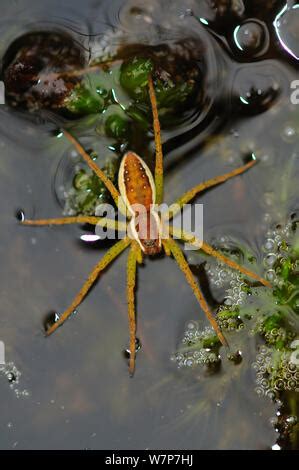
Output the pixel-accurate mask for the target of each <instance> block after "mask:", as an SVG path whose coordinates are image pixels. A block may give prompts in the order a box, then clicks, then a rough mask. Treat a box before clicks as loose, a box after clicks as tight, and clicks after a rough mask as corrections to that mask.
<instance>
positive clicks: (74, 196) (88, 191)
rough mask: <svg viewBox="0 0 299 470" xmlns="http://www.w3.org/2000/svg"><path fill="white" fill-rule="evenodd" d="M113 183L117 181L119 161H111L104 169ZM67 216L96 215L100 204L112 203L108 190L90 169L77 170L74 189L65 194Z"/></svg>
mask: <svg viewBox="0 0 299 470" xmlns="http://www.w3.org/2000/svg"><path fill="white" fill-rule="evenodd" d="M102 170H103V172H104V173H105V175H106V176H108V178H109V179H110V180H111V181H115V179H116V176H117V171H118V160H109V161H107V163H106V165H104V167H102ZM64 199H65V205H64V214H65V215H70V216H71V215H95V213H96V207H97V206H98V205H99V204H104V203H108V202H112V200H111V197H110V194H109V192H108V191H107V188H106V187H105V185H104V184H103V183H102V181H101V180H100V179H99V178H98V177H97V175H96V174H95V173H94V172H93V171H91V170H90V169H89V168H81V167H79V168H77V171H76V172H75V176H74V178H73V181H72V187H71V188H70V189H69V190H68V191H65V193H64Z"/></svg>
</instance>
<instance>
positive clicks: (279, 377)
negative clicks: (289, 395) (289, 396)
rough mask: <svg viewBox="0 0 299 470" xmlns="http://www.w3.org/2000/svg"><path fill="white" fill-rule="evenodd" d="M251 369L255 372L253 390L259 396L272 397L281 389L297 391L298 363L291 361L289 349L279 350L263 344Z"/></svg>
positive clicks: (298, 388)
mask: <svg viewBox="0 0 299 470" xmlns="http://www.w3.org/2000/svg"><path fill="white" fill-rule="evenodd" d="M274 355H275V357H274ZM252 369H253V370H254V372H255V382H256V388H255V391H256V393H257V394H258V395H259V396H264V395H265V396H268V397H269V398H272V399H274V398H276V397H278V396H279V392H281V391H283V390H288V391H295V392H299V365H296V364H294V363H293V362H292V358H291V353H290V352H289V351H281V352H280V351H277V350H273V349H272V348H270V347H267V346H266V345H263V346H261V347H260V348H259V351H258V354H257V356H256V360H255V362H253V364H252Z"/></svg>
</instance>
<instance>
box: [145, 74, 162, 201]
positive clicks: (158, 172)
mask: <svg viewBox="0 0 299 470" xmlns="http://www.w3.org/2000/svg"><path fill="white" fill-rule="evenodd" d="M148 85H149V96H150V101H151V106H152V113H153V124H154V134H155V147H156V164H155V186H156V203H157V204H162V202H163V184H164V183H163V151H162V142H161V127H160V121H159V114H158V106H157V98H156V93H155V89H154V84H153V79H152V77H151V76H149V78H148Z"/></svg>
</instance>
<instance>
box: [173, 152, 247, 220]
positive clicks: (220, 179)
mask: <svg viewBox="0 0 299 470" xmlns="http://www.w3.org/2000/svg"><path fill="white" fill-rule="evenodd" d="M255 164H256V160H252V161H251V162H249V163H247V164H246V165H243V166H241V167H239V168H236V169H235V170H233V171H230V172H229V173H225V174H224V175H220V176H216V177H215V178H212V179H210V180H207V181H205V182H203V183H200V184H198V185H197V186H195V187H194V188H192V189H190V190H189V191H187V192H186V193H185V194H183V196H182V197H180V198H179V199H178V200H177V201H176V202H175V203H174V204H173V205H172V206H171V211H169V216H168V217H166V218H168V219H169V220H170V219H172V218H173V217H174V216H175V215H176V214H177V213H178V212H179V211H180V210H181V209H182V208H183V206H184V205H185V204H188V202H190V201H192V199H193V198H194V197H195V196H197V195H198V194H199V193H201V192H202V191H205V190H206V189H208V188H211V187H212V186H216V185H218V184H221V183H224V182H225V181H227V180H229V179H231V178H234V177H235V176H237V175H241V174H242V173H244V172H245V171H247V170H249V168H251V167H252V166H253V165H255Z"/></svg>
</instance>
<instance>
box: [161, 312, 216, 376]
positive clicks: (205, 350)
mask: <svg viewBox="0 0 299 470" xmlns="http://www.w3.org/2000/svg"><path fill="white" fill-rule="evenodd" d="M218 348H219V340H218V338H217V336H216V335H215V332H214V330H213V328H211V327H205V328H204V329H203V330H200V328H199V324H198V323H197V322H193V321H190V322H189V323H188V324H187V327H186V330H185V332H184V335H183V338H182V346H181V348H180V349H179V351H178V352H176V353H175V354H173V355H172V356H171V358H170V359H171V361H173V362H175V363H176V364H177V367H178V368H182V367H195V366H198V365H206V366H211V365H212V364H214V365H215V364H217V363H219V362H220V356H219V354H218Z"/></svg>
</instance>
